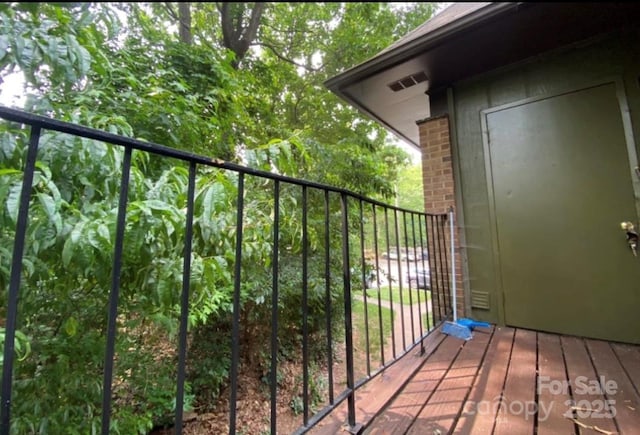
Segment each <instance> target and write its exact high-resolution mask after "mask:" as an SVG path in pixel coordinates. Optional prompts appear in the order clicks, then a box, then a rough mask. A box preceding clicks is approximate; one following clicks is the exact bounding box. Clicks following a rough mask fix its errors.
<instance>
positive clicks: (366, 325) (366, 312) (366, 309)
mask: <svg viewBox="0 0 640 435" xmlns="http://www.w3.org/2000/svg"><path fill="white" fill-rule="evenodd" d="M359 204H360V255H361V257H362V286H363V290H362V293H363V297H364V334H365V351H366V354H367V377H368V376H371V356H370V346H369V307H368V304H367V276H366V269H367V262H366V259H365V258H364V211H363V209H362V199H360V201H359Z"/></svg>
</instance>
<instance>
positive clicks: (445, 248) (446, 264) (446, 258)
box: [442, 214, 453, 316]
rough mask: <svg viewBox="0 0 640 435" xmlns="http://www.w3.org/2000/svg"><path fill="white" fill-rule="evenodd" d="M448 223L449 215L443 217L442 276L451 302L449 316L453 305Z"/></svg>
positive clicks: (448, 310)
mask: <svg viewBox="0 0 640 435" xmlns="http://www.w3.org/2000/svg"><path fill="white" fill-rule="evenodd" d="M447 221H448V215H446V214H444V215H442V252H443V253H444V270H445V271H446V272H445V273H443V274H442V277H443V279H444V280H445V281H446V288H447V298H448V301H449V305H448V309H447V316H448V315H450V314H452V313H453V307H452V306H451V304H452V300H451V283H450V281H449V271H450V270H451V269H450V268H449V254H448V252H447V251H448V250H449V249H448V244H447V236H446V234H447V232H446V227H447Z"/></svg>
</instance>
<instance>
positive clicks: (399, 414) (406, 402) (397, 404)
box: [367, 337, 461, 434]
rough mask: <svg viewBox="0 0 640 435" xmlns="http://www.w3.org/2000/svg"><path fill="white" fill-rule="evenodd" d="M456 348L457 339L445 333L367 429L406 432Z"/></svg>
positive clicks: (448, 365) (393, 432) (443, 373)
mask: <svg viewBox="0 0 640 435" xmlns="http://www.w3.org/2000/svg"><path fill="white" fill-rule="evenodd" d="M460 349H461V343H460V341H459V340H456V339H453V338H451V337H446V338H445V339H444V341H443V342H442V344H441V345H440V347H439V348H438V351H437V352H436V353H435V354H434V355H431V356H430V357H429V358H428V359H427V361H426V362H425V364H424V365H423V366H422V367H421V368H420V370H419V371H418V373H416V375H415V376H414V377H413V378H412V379H411V381H410V382H409V383H408V384H407V386H406V387H405V388H404V389H403V390H402V391H401V392H400V394H399V395H398V397H397V398H396V400H394V402H393V403H392V404H391V405H390V406H389V407H387V409H385V411H384V412H383V413H382V414H381V415H380V416H379V417H378V418H377V419H376V425H375V427H374V428H373V429H372V430H370V431H368V432H367V433H370V434H402V433H406V431H407V429H408V428H409V427H410V426H411V424H412V422H413V420H414V419H415V418H416V416H417V415H418V413H419V412H420V410H421V409H422V407H423V406H424V403H425V400H428V399H429V398H430V397H431V394H432V393H433V391H434V390H435V389H436V387H437V386H438V385H439V383H440V382H441V380H442V379H443V377H444V376H445V374H446V373H447V371H448V370H449V368H450V367H451V365H452V362H453V361H454V360H455V358H456V356H457V355H458V353H459V352H460Z"/></svg>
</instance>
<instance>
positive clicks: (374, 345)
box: [352, 300, 392, 359]
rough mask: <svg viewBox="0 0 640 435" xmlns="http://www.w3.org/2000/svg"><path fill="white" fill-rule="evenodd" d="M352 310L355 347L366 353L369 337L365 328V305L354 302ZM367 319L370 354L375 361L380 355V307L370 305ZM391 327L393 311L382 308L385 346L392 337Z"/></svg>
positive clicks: (360, 302)
mask: <svg viewBox="0 0 640 435" xmlns="http://www.w3.org/2000/svg"><path fill="white" fill-rule="evenodd" d="M352 310H353V318H352V322H353V330H354V335H355V336H356V338H355V340H356V342H355V343H354V345H355V346H357V347H358V348H359V349H361V350H362V351H364V350H365V349H366V348H367V335H366V332H365V327H364V326H365V325H364V303H363V302H362V301H358V300H356V301H353V305H352ZM367 317H368V320H369V354H370V355H371V358H372V359H375V358H377V355H380V320H379V315H378V307H377V306H373V305H371V304H369V308H368V310H367ZM391 327H392V324H391V309H389V308H385V307H382V330H383V333H384V343H385V344H386V342H387V340H388V338H389V337H390V334H391Z"/></svg>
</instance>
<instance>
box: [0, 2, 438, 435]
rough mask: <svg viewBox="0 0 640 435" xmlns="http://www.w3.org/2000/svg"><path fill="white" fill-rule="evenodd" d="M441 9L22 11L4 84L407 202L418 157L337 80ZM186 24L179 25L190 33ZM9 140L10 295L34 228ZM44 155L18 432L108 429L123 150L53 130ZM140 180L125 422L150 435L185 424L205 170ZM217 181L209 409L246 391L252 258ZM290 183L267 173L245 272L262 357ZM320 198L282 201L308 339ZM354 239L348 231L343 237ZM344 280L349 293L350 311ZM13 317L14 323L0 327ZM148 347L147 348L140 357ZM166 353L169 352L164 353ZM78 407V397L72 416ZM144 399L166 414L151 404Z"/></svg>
mask: <svg viewBox="0 0 640 435" xmlns="http://www.w3.org/2000/svg"><path fill="white" fill-rule="evenodd" d="M430 8H431V6H430V5H428V4H426V5H425V4H415V5H414V7H413V9H408V10H400V11H398V10H394V9H393V8H392V7H391V6H390V5H389V4H385V3H361V4H352V3H326V4H317V3H252V4H245V3H239V4H227V3H225V4H219V5H214V4H208V3H190V4H189V3H186V4H179V5H177V11H178V12H177V13H176V12H175V10H176V5H174V4H155V3H154V4H138V3H118V4H103V3H80V4H78V3H68V4H67V3H61V4H55V3H49V4H47V3H36V4H26V3H13V4H4V5H0V19H1V20H0V76H2V75H6V74H8V73H10V72H13V71H20V72H22V73H23V74H24V76H25V81H26V83H27V91H28V93H29V95H30V98H29V99H28V100H27V103H26V109H28V110H30V111H34V112H37V113H43V114H47V115H50V116H53V117H55V118H59V119H64V120H68V121H72V122H76V123H79V124H83V125H88V126H91V127H96V128H100V129H103V130H108V131H111V132H113V133H118V134H122V135H126V136H135V137H138V138H141V139H144V140H148V141H152V142H157V143H161V144H164V145H168V146H171V147H175V148H181V149H185V150H189V151H193V152H197V153H201V154H206V155H209V156H211V157H215V158H222V159H225V160H232V161H236V162H239V163H243V164H246V165H248V166H252V167H255V168H260V169H265V170H276V171H278V172H279V173H281V174H285V175H291V176H295V177H303V178H307V179H311V180H315V181H321V182H325V183H328V184H333V185H338V186H340V187H346V188H348V189H351V190H353V191H356V192H358V193H362V194H364V195H369V196H375V197H378V198H391V197H392V196H393V194H394V189H393V187H394V185H395V182H396V180H397V177H398V174H399V171H400V170H401V168H402V167H403V166H404V165H405V164H406V163H407V162H408V158H407V155H406V154H405V153H404V152H402V151H400V150H399V149H397V148H395V147H392V146H390V145H389V144H388V143H387V141H386V132H385V131H384V129H382V128H381V127H380V126H378V125H377V124H375V123H373V122H371V121H368V120H366V119H365V118H363V117H362V116H361V115H360V114H358V113H357V112H356V111H354V110H353V109H351V108H348V107H346V106H345V105H344V104H343V103H341V102H340V101H338V100H337V98H336V97H335V96H333V95H332V94H330V93H329V92H328V91H327V90H326V89H325V88H324V87H323V85H322V83H323V82H324V80H325V79H326V78H327V77H329V76H331V75H333V74H335V73H337V72H338V71H339V70H341V69H342V68H345V67H347V66H351V65H354V64H356V63H358V62H361V61H362V60H364V59H366V58H368V57H370V56H371V55H373V54H375V53H376V52H377V51H378V50H380V49H382V48H384V47H385V46H386V45H387V44H388V43H390V42H391V41H392V40H393V39H394V38H396V37H397V36H399V34H400V33H402V32H404V31H405V30H406V29H407V27H406V26H412V25H413V24H417V23H419V22H421V21H422V20H424V19H425V18H426V17H427V16H428V13H430ZM121 12H124V15H123V14H122V13H121ZM122 16H124V17H125V19H124V22H121V17H122ZM176 17H177V23H178V25H176V26H172V23H173V24H175V23H176ZM172 20H173V21H172ZM412 23H413V24H412ZM390 29H391V30H392V31H391V32H390ZM361 35H367V37H366V38H363V37H361ZM345 46H348V47H349V50H345V49H344V47H345ZM1 133H2V136H1V139H2V140H0V179H1V182H0V204H2V211H1V214H0V222H1V226H0V228H1V230H0V239H1V241H0V252H2V256H1V258H0V283H2V284H3V285H6V282H7V280H8V276H9V275H8V273H9V264H8V261H9V260H8V259H9V258H10V257H11V256H10V252H8V251H7V249H6V248H4V247H6V246H11V240H13V233H14V231H15V223H16V210H17V198H18V196H19V185H20V183H19V181H20V177H21V171H22V164H23V160H22V159H23V150H24V144H25V142H26V138H25V132H24V131H23V130H20V129H17V130H16V129H15V128H14V127H13V126H11V125H3V126H2V131H1ZM43 143H44V145H43V147H42V150H41V154H40V155H39V157H38V159H39V162H38V171H37V174H36V183H35V194H34V196H33V197H32V198H31V201H32V202H31V208H32V212H31V217H32V222H31V224H30V225H29V234H28V246H27V247H26V251H25V265H26V266H25V274H26V276H25V281H24V284H23V293H22V294H21V304H22V305H21V308H20V313H21V319H22V320H21V324H20V326H19V328H20V333H21V335H19V337H20V340H22V341H21V343H23V344H24V345H23V347H22V348H23V349H26V348H27V345H29V346H30V347H31V352H29V353H28V355H21V358H22V361H21V362H20V363H19V364H17V365H16V385H15V394H16V396H15V398H16V400H15V402H14V403H15V405H14V406H15V415H16V419H15V420H14V421H15V423H14V424H15V425H16V426H15V427H16V431H18V432H20V431H21V430H24V431H26V430H28V429H27V428H30V427H35V426H38V425H43V424H44V425H49V427H50V430H51V431H54V432H55V431H57V430H63V428H64V430H67V429H68V428H69V427H74V428H75V429H74V430H77V431H80V432H89V431H90V430H92V428H93V427H94V425H95V424H97V417H96V416H97V415H98V411H97V410H98V409H99V393H100V391H99V390H100V388H99V387H97V388H96V385H99V383H97V382H96V377H97V375H96V374H98V373H100V370H101V363H102V357H103V352H104V325H105V313H106V310H105V306H106V304H107V299H106V298H107V295H108V288H109V287H108V284H109V271H110V267H111V266H110V265H111V262H112V259H111V258H110V256H111V255H112V254H111V252H112V245H113V237H114V236H113V235H114V222H115V211H114V210H115V207H116V203H117V192H118V183H119V176H118V168H119V167H120V164H121V161H122V152H121V151H120V150H118V149H115V148H113V147H110V146H106V145H105V144H99V143H94V142H91V141H82V140H78V139H74V138H71V137H69V136H67V135H61V134H48V135H46V136H45V137H43ZM131 174H132V175H131V179H132V181H131V185H130V191H131V201H130V203H129V207H128V211H127V224H128V230H127V233H126V234H127V235H126V240H125V244H126V245H127V246H128V247H130V249H128V250H127V252H126V253H125V254H126V255H125V258H124V259H123V260H124V268H123V279H122V282H123V283H125V284H124V286H123V289H122V295H123V300H122V302H121V306H120V310H121V313H122V322H121V323H119V325H118V328H119V334H118V342H117V346H116V347H117V349H118V353H117V360H118V364H117V367H116V373H115V377H114V393H115V396H114V402H115V404H116V405H117V406H116V412H115V414H114V421H115V422H117V425H118V427H119V430H120V431H122V432H123V433H136V432H138V433H140V432H145V431H146V430H148V429H149V428H150V427H151V426H152V425H154V424H159V423H166V419H167V418H169V417H168V416H169V415H170V414H171V408H172V400H173V388H174V387H173V383H174V379H175V373H174V370H175V364H174V362H173V360H172V359H173V357H174V356H175V349H174V350H172V351H168V352H167V351H166V350H165V353H164V354H163V353H162V352H160V351H161V350H163V349H164V348H163V347H162V344H163V343H171V342H172V340H173V339H174V336H175V332H176V328H177V326H176V325H177V316H178V312H179V306H178V305H177V299H176V292H175V291H173V290H174V289H175V288H177V287H179V286H180V285H181V279H182V278H181V276H182V275H181V267H182V266H181V255H182V243H183V238H184V230H183V225H182V222H183V221H184V206H185V186H186V168H185V167H184V166H183V165H181V164H176V162H167V161H161V160H159V159H155V158H151V157H149V156H147V155H145V154H143V153H135V154H134V164H133V167H132V173H131ZM197 188H198V190H197V192H198V193H197V198H196V213H195V217H196V221H195V222H196V223H195V228H194V233H195V234H194V258H193V277H192V283H193V289H192V294H191V298H192V299H191V300H192V304H193V305H192V309H191V312H190V315H191V317H190V325H191V327H192V328H193V329H192V335H191V338H192V339H193V340H195V343H196V346H194V347H195V348H196V349H211V348H212V347H211V346H197V344H198V343H203V342H208V341H207V340H211V336H212V335H215V336H216V337H217V338H216V339H217V340H222V341H220V342H216V343H217V344H220V343H227V344H226V345H221V346H220V347H219V352H220V353H219V354H212V353H203V354H202V355H200V356H198V355H197V353H196V354H195V355H194V358H198V357H201V358H202V359H201V361H202V362H203V364H195V366H196V367H200V368H202V371H201V372H197V371H195V372H193V373H191V375H190V377H189V381H190V383H189V390H190V391H191V394H193V396H190V397H191V400H200V401H206V400H211V398H212V397H213V398H215V395H216V394H218V393H219V390H220V388H221V387H222V386H223V385H224V383H225V382H227V377H226V376H227V372H228V367H229V361H228V355H226V353H225V352H224V351H225V350H226V346H228V343H229V341H228V340H226V338H227V334H228V332H229V330H230V320H229V319H230V317H229V316H230V310H231V307H230V300H231V294H232V293H231V292H232V273H231V271H232V270H233V265H234V264H233V263H234V261H235V258H234V256H233V252H234V238H233V236H234V233H233V231H229V230H228V229H229V228H234V220H233V219H234V217H235V213H234V204H235V202H234V201H235V195H236V194H237V177H235V176H234V174H231V173H226V172H224V171H218V170H203V171H202V172H201V173H199V174H198V186H197ZM272 188H273V186H272V185H270V184H269V183H265V182H264V181H263V180H258V179H251V180H248V181H247V198H246V219H247V222H250V223H251V225H248V229H247V231H246V232H245V244H246V248H247V249H246V250H245V252H246V256H245V258H243V264H242V267H243V271H244V272H245V273H243V277H245V278H244V281H243V282H242V290H243V291H242V310H243V311H242V316H243V327H244V335H243V340H254V342H255V343H258V344H260V343H264V342H265V341H266V340H260V338H261V336H260V334H264V328H263V327H262V326H263V325H264V324H265V319H267V318H268V313H269V309H270V306H269V303H268V300H269V298H268V295H269V294H270V291H271V288H270V280H269V279H268V278H269V273H270V271H269V270H268V269H267V268H265V267H264V265H265V264H269V262H270V261H271V260H270V259H271V254H272V252H271V249H272V248H271V246H272V244H271V243H270V237H272V235H271V232H270V223H271V216H270V215H269V214H268V213H265V211H264V210H270V209H271V208H272V207H273V198H272V196H271V189H272ZM301 195H302V194H301V191H300V189H297V188H294V187H293V186H288V187H286V188H283V191H282V196H281V201H282V226H283V228H282V234H281V237H282V242H281V249H282V273H283V274H285V275H286V277H287V280H286V285H283V288H282V289H281V292H282V293H281V294H282V297H283V300H284V306H285V307H286V308H287V310H288V311H286V312H285V313H284V314H283V322H284V324H285V325H286V326H285V328H287V331H288V332H289V334H287V336H288V337H292V340H293V338H295V337H296V336H297V334H300V330H301V314H300V313H299V310H298V309H296V307H299V306H300V301H299V298H300V285H301V284H300V282H301V274H300V266H299V253H300V252H301V250H302V240H301V236H300V233H301V231H300V228H301V216H300V206H299V204H300V203H301ZM309 201H310V204H311V205H313V206H312V207H309V210H310V211H311V212H310V215H309V217H308V218H309V234H310V236H309V241H308V243H309V246H308V248H309V255H310V257H311V258H312V259H314V260H317V261H313V262H312V264H313V265H314V266H313V267H311V268H310V271H309V279H310V283H311V285H310V291H311V294H310V304H311V305H310V306H311V307H312V308H311V309H310V311H309V313H308V315H309V318H310V320H311V324H312V325H316V326H317V328H316V329H314V328H313V327H312V328H311V333H312V334H313V336H314V337H315V338H316V339H317V340H320V338H321V335H320V334H321V333H322V331H321V327H320V325H319V323H320V322H319V320H318V319H322V318H323V317H322V316H323V315H324V312H323V310H324V305H323V303H322V295H323V293H322V276H323V271H322V270H320V269H321V267H320V265H322V264H323V263H322V261H321V259H322V258H323V255H324V252H323V248H322V244H321V243H320V240H322V237H323V234H324V233H323V232H324V226H323V215H322V210H323V205H322V204H323V202H322V201H323V198H321V197H320V196H318V195H316V194H312V195H310V197H309ZM337 210H339V204H338V203H337V202H336V201H332V203H331V212H332V213H334V212H336V211H337ZM353 210H354V212H355V214H354V218H356V217H357V209H355V208H354V209H353ZM356 220H357V219H352V220H351V222H356ZM336 222H337V220H334V223H333V225H338V224H337V223H336ZM352 225H353V230H354V231H358V226H357V224H353V223H352ZM336 229H337V227H336V228H332V231H331V234H339V232H338V231H334V230H336ZM331 243H332V249H334V250H335V251H336V252H337V251H338V250H339V247H340V245H339V244H340V240H339V238H337V237H332V238H331ZM354 264H358V261H357V259H355V261H354ZM332 267H333V268H336V269H337V268H339V267H341V265H340V264H339V262H336V263H335V264H332ZM316 269H317V270H316ZM336 275H339V274H336ZM354 279H357V277H354ZM340 284H341V283H340V282H339V280H336V282H335V283H334V285H335V287H336V291H335V292H334V293H332V294H333V297H335V298H337V299H338V298H340V297H341V294H340V290H339V289H340ZM2 297H3V298H5V297H6V295H4V294H3V296H2ZM0 306H2V307H6V304H5V303H2V304H0ZM5 314H6V313H4V312H2V311H1V310H0V317H3V316H4V315H5ZM338 314H339V313H338ZM336 324H338V325H339V324H340V322H336ZM212 331H214V333H212ZM199 340H200V341H199ZM225 340H226V341H225ZM291 346H293V344H292V345H291ZM130 347H134V348H136V349H137V351H136V353H128V352H127V349H129V348H130ZM262 350H263V348H261V347H260V346H255V347H254V348H253V349H252V352H249V353H248V354H247V356H246V357H247V358H248V359H252V358H253V359H259V355H260V352H261V351H262ZM159 352H160V354H161V355H163V357H164V358H157V357H156V355H158V353H159ZM203 352H204V351H203ZM69 355H76V356H77V359H70V358H69V357H68V356H69ZM141 363H143V364H144V370H142V369H141V368H140V367H141V365H140V364H141ZM205 363H206V364H205ZM206 393H207V394H208V393H211V394H213V395H212V396H211V395H209V396H206ZM59 397H64V398H65V400H64V406H60V403H59V399H58V398H59ZM36 398H38V400H36ZM40 399H42V400H40ZM45 399H46V400H45ZM34 403H39V405H38V407H35V406H33V404H34ZM141 403H147V404H149V403H151V404H152V406H148V407H145V408H144V410H141V409H142V408H141V406H140V404H141Z"/></svg>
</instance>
